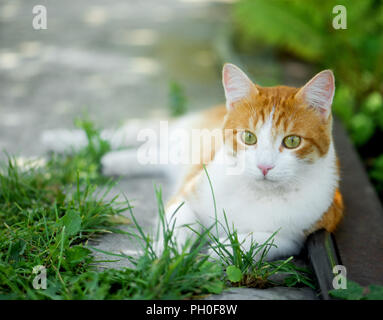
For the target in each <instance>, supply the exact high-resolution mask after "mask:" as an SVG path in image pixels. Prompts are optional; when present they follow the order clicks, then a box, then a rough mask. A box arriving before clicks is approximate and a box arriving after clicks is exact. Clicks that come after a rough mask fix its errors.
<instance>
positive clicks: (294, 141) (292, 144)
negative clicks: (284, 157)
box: [283, 136, 301, 149]
mask: <svg viewBox="0 0 383 320" xmlns="http://www.w3.org/2000/svg"><path fill="white" fill-rule="evenodd" d="M300 144H301V137H298V136H288V137H286V138H284V139H283V145H284V146H285V147H286V148H288V149H294V148H296V147H298V146H299V145H300Z"/></svg>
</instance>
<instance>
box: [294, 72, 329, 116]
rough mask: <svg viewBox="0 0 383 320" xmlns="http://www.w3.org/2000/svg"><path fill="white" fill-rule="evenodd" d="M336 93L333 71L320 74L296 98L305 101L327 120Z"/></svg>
mask: <svg viewBox="0 0 383 320" xmlns="http://www.w3.org/2000/svg"><path fill="white" fill-rule="evenodd" d="M334 92H335V78H334V74H333V73H332V71H331V70H324V71H322V72H319V73H318V74H317V75H316V76H315V77H314V78H312V79H311V80H310V81H309V82H307V83H306V85H305V86H304V87H302V88H301V89H300V90H299V91H298V93H297V95H296V97H297V98H298V99H303V100H304V101H305V102H306V103H307V104H308V105H310V106H312V107H314V108H316V109H317V110H318V111H319V112H320V114H321V115H322V117H323V118H324V119H325V120H327V119H328V116H329V115H330V113H331V105H332V100H333V98H334Z"/></svg>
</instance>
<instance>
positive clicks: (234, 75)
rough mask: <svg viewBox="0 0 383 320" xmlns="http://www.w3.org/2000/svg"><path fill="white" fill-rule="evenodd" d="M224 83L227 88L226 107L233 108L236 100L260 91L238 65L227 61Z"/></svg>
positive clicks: (224, 69) (223, 72)
mask: <svg viewBox="0 0 383 320" xmlns="http://www.w3.org/2000/svg"><path fill="white" fill-rule="evenodd" d="M222 83H223V87H224V89H225V96H226V107H227V109H228V110H230V109H233V107H234V106H233V105H234V103H235V102H236V101H239V100H241V99H243V98H246V97H249V96H250V95H251V94H252V93H253V94H256V93H258V90H257V88H256V87H255V85H254V84H253V83H252V82H251V80H250V79H249V78H248V77H247V75H246V74H245V73H244V72H243V71H242V70H241V69H239V68H238V67H237V66H235V65H234V64H231V63H226V64H225V65H224V66H223V70H222Z"/></svg>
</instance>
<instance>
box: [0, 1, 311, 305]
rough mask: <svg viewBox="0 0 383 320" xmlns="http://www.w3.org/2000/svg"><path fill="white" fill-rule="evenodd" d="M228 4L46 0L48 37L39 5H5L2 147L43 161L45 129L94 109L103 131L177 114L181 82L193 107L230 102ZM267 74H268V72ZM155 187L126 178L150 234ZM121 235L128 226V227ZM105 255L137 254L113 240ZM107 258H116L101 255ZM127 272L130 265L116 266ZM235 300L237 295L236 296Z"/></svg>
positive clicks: (240, 292)
mask: <svg viewBox="0 0 383 320" xmlns="http://www.w3.org/2000/svg"><path fill="white" fill-rule="evenodd" d="M229 2H230V1H229V0H220V1H219V0H215V1H214V0H210V1H209V0H145V1H140V0H116V1H108V0H81V1H74V0H66V1H59V0H56V1H47V0H39V1H38V3H36V4H39V5H45V6H46V8H47V12H48V29H47V30H39V31H38V30H34V29H33V28H32V19H33V15H32V7H33V5H34V4H33V3H32V2H31V1H30V0H8V1H2V2H1V3H0V115H1V116H0V148H1V149H5V150H7V152H8V153H10V154H16V155H21V156H35V155H41V154H42V153H43V151H44V149H43V146H42V145H41V143H40V141H39V139H40V134H41V133H42V131H43V130H45V129H56V128H72V127H73V120H74V118H75V117H78V116H81V115H82V113H83V112H84V111H87V112H88V113H89V115H90V116H91V118H92V119H94V120H95V121H96V123H97V124H99V125H100V126H102V127H106V128H111V127H117V126H118V125H120V124H121V123H122V121H124V120H125V119H129V118H135V117H140V118H143V117H153V116H156V117H158V116H163V115H167V114H168V110H167V108H166V106H167V104H168V96H167V95H168V86H169V81H170V80H176V81H178V82H179V83H180V84H181V85H182V86H183V87H184V88H185V91H186V96H187V97H188V105H189V108H190V109H193V110H195V109H201V108H206V107H208V106H211V105H213V104H217V103H221V102H222V101H223V99H224V95H223V90H222V87H221V79H220V69H221V61H220V60H219V57H218V56H217V52H216V51H215V49H214V41H215V37H216V35H217V34H218V33H219V32H220V30H221V29H222V28H223V27H224V26H225V23H226V24H227V22H228V19H229V18H228V17H229V9H230V4H229ZM265 73H267V72H265ZM153 184H161V185H162V187H163V189H164V200H166V198H167V197H168V192H169V191H168V188H169V186H168V183H167V180H166V178H164V177H142V178H135V179H124V180H122V181H121V182H120V184H119V186H117V187H116V190H114V192H120V191H122V192H124V193H125V194H126V196H127V197H128V199H130V200H131V202H132V204H133V205H134V206H135V208H134V213H135V216H136V218H137V219H138V222H139V223H140V224H141V225H143V226H144V228H145V230H147V231H149V230H150V229H151V227H152V226H153V223H154V217H155V216H156V212H157V211H156V200H155V194H154V188H153ZM121 228H122V229H125V228H128V227H126V226H122V227H121ZM96 246H97V247H98V248H99V249H102V250H107V251H113V252H119V251H121V250H125V249H128V248H132V247H134V245H133V244H132V242H131V241H129V239H127V238H126V236H122V235H118V234H107V235H105V236H103V237H102V238H100V239H98V241H97V244H96ZM96 255H97V257H98V258H100V259H113V258H112V257H109V256H105V255H103V254H99V253H97V254H96ZM108 265H109V266H114V267H123V266H125V265H126V262H124V261H120V262H116V263H113V264H108ZM233 292H234V293H233ZM222 297H224V298H227V299H237V298H241V299H311V298H315V295H314V293H313V291H311V290H310V289H304V290H300V289H286V288H272V289H268V290H254V289H233V290H232V291H230V292H229V293H228V295H227V296H222V295H220V296H217V297H216V298H218V299H220V298H222Z"/></svg>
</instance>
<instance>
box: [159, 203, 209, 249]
mask: <svg viewBox="0 0 383 320" xmlns="http://www.w3.org/2000/svg"><path fill="white" fill-rule="evenodd" d="M182 203H183V204H182ZM165 219H166V223H167V225H168V230H172V229H173V228H174V229H173V230H174V231H173V238H172V239H173V241H175V243H176V245H177V248H178V250H179V251H182V250H183V249H184V247H185V245H186V243H187V242H188V241H190V243H192V242H193V241H194V240H195V239H196V237H197V234H196V233H195V232H194V231H193V230H195V231H196V232H199V231H200V229H201V228H200V224H199V223H198V221H197V217H196V215H195V213H194V211H193V210H192V208H191V207H190V206H189V205H188V203H187V202H183V201H179V202H175V203H174V204H172V205H170V206H169V207H168V208H167V210H166V214H165ZM157 225H158V226H159V235H158V240H157V242H156V244H155V247H156V251H157V253H161V252H162V250H163V248H164V244H165V243H164V240H165V239H164V234H163V231H162V227H163V226H162V223H161V221H160V220H159V219H158V224H157ZM191 229H193V230H191Z"/></svg>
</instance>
